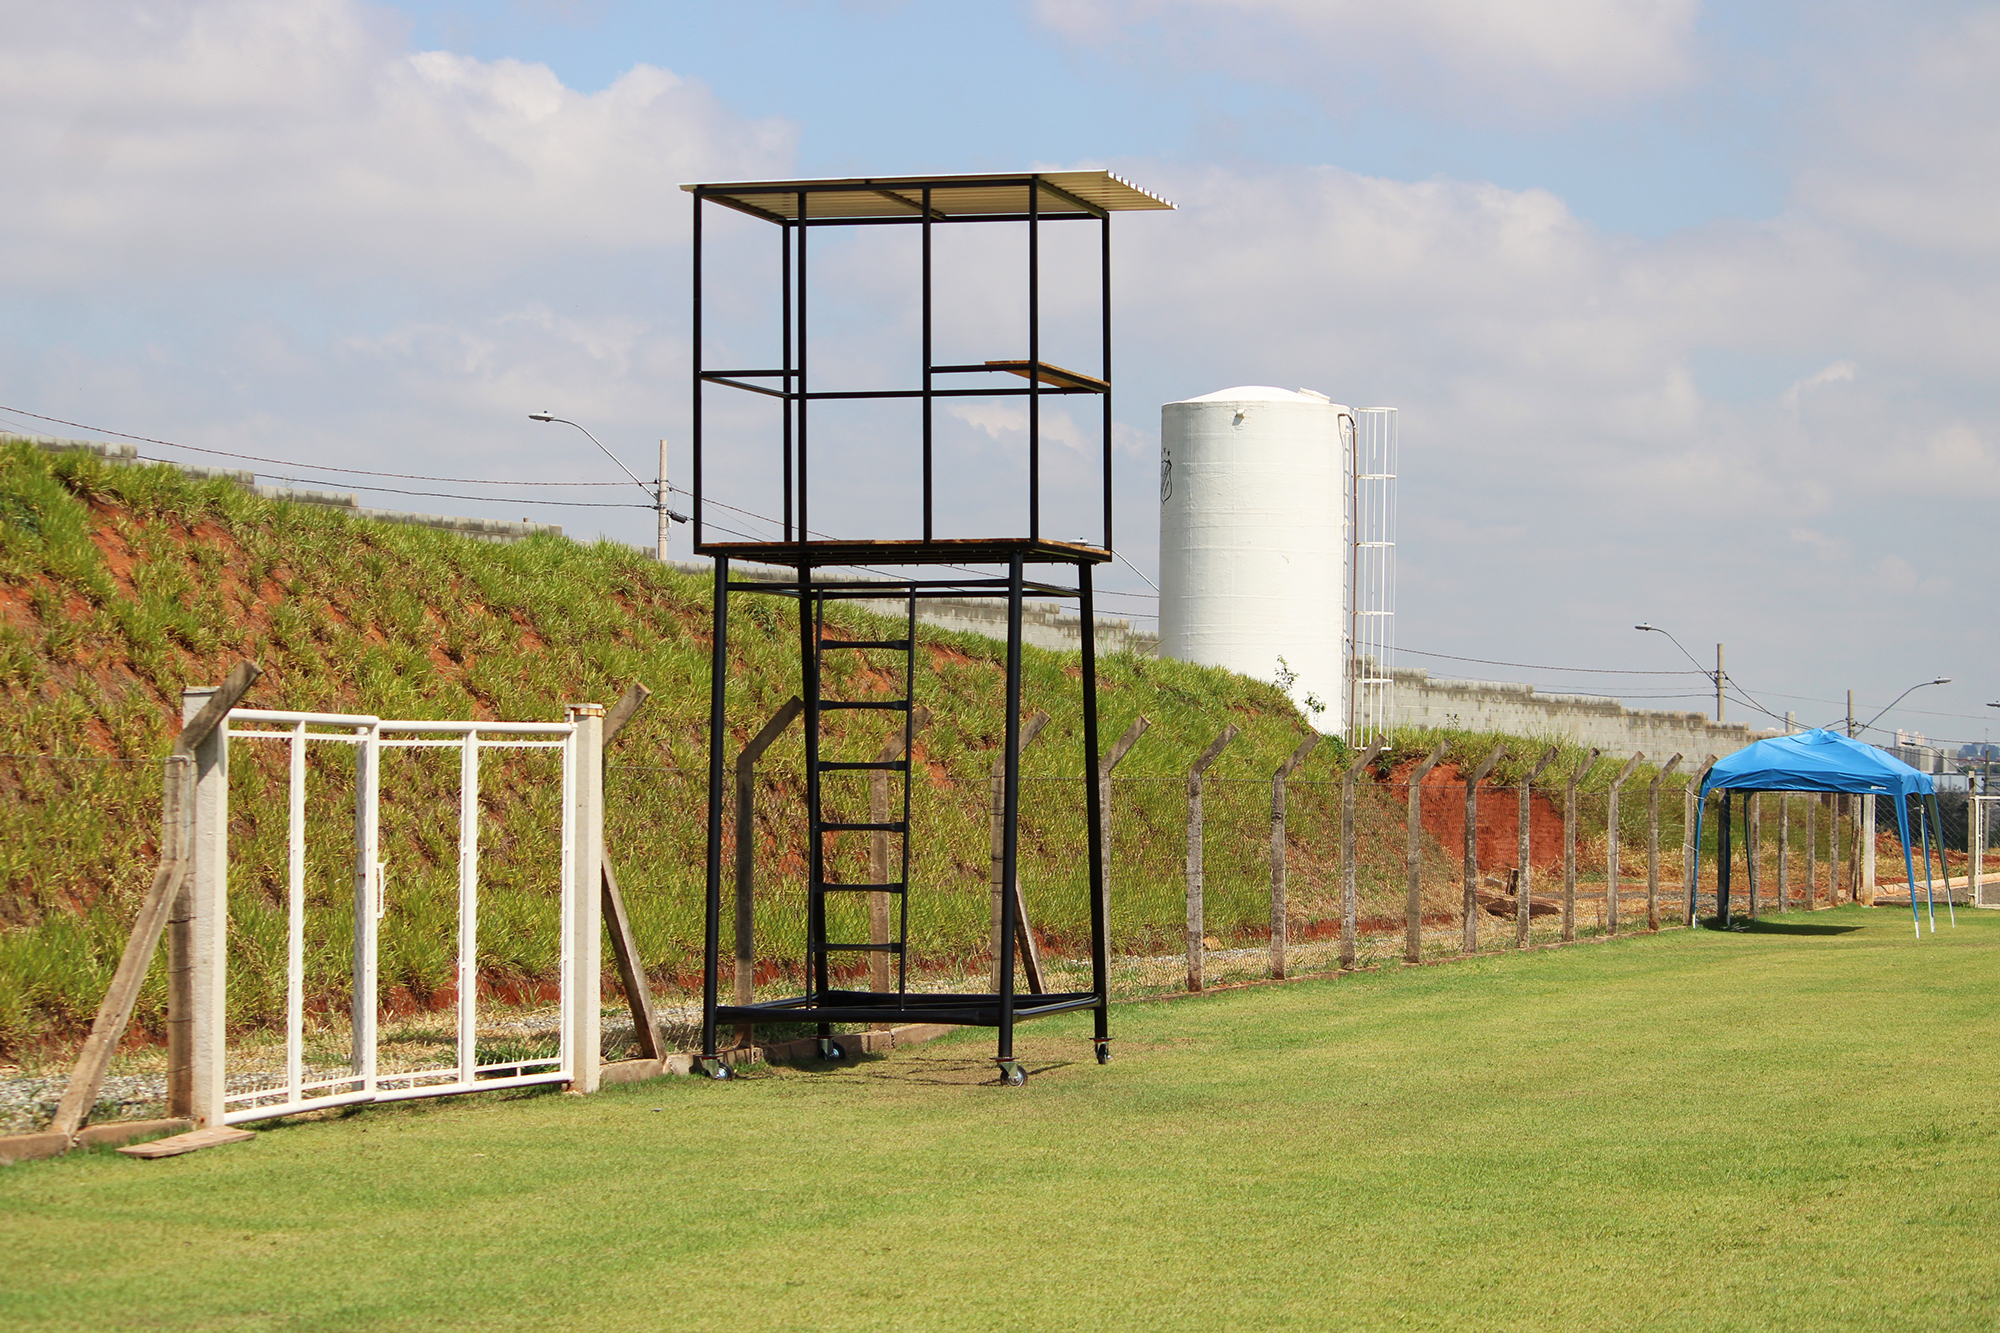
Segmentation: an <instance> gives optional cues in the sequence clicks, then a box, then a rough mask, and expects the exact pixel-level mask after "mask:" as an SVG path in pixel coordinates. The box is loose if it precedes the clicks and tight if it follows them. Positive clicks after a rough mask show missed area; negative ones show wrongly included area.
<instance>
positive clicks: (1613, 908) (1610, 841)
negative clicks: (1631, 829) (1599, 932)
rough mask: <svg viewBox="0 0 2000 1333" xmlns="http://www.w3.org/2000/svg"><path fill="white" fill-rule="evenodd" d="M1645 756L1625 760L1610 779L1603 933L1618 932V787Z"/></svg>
mask: <svg viewBox="0 0 2000 1333" xmlns="http://www.w3.org/2000/svg"><path fill="white" fill-rule="evenodd" d="M1645 758H1646V756H1645V754H1644V753H1643V752H1641V753H1638V754H1635V755H1633V756H1632V757H1631V758H1630V759H1627V760H1626V761H1625V767H1623V768H1621V769H1619V770H1618V776H1617V777H1615V778H1613V779H1611V797H1610V800H1609V802H1608V803H1607V806H1606V810H1605V819H1604V933H1605V934H1607V935H1616V934H1617V933H1618V892H1619V888H1618V844H1619V841H1620V840H1619V837H1618V789H1619V788H1620V787H1623V786H1624V785H1625V780H1626V779H1627V778H1629V777H1631V776H1632V773H1633V770H1635V769H1636V768H1638V767H1639V765H1640V763H1641V762H1642V761H1643V760H1644V759H1645Z"/></svg>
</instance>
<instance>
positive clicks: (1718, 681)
mask: <svg viewBox="0 0 2000 1333" xmlns="http://www.w3.org/2000/svg"><path fill="white" fill-rule="evenodd" d="M1726 679H1727V677H1725V676H1724V675H1723V674H1722V645H1721V644H1719V643H1718V644H1716V645H1715V720H1716V722H1717V723H1720V722H1721V721H1722V682H1723V681H1724V680H1726Z"/></svg>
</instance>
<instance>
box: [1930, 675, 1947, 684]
mask: <svg viewBox="0 0 2000 1333" xmlns="http://www.w3.org/2000/svg"><path fill="white" fill-rule="evenodd" d="M1931 684H1933V685H1949V684H1951V677H1950V676H1939V677H1938V678H1937V679H1936V680H1934V681H1932V682H1931Z"/></svg>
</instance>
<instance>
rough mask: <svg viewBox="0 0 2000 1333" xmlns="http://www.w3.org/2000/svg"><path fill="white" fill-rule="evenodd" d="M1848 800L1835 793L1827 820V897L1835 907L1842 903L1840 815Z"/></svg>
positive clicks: (1912, 890) (1912, 887) (1913, 888)
mask: <svg viewBox="0 0 2000 1333" xmlns="http://www.w3.org/2000/svg"><path fill="white" fill-rule="evenodd" d="M1846 800H1847V798H1846V796H1844V795H1841V794H1839V793H1835V795H1834V798H1833V808H1832V809H1831V810H1830V811H1829V812H1828V815H1827V821H1826V822H1827V828H1826V899H1827V902H1828V903H1829V904H1831V905H1833V906H1835V907H1838V906H1839V905H1840V817H1841V815H1842V814H1844V813H1845V811H1843V810H1842V809H1841V806H1842V805H1843V804H1844V803H1845V802H1846ZM1910 891H1911V892H1912V893H1914V892H1915V891H1916V886H1915V885H1912V886H1911V890H1910Z"/></svg>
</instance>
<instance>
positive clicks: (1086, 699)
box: [1076, 560, 1111, 1041]
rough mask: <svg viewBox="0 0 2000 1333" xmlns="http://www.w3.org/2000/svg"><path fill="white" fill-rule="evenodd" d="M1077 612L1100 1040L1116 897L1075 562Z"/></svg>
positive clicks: (1086, 600)
mask: <svg viewBox="0 0 2000 1333" xmlns="http://www.w3.org/2000/svg"><path fill="white" fill-rule="evenodd" d="M1076 579H1077V616H1078V618H1079V619H1080V620H1081V621H1082V623H1083V800H1084V810H1085V814H1084V828H1085V829H1086V831H1087V837H1086V842H1087V844H1088V846H1089V851H1090V988H1091V990H1092V991H1093V992H1095V993H1096V995H1097V1040H1099V1041H1105V1040H1107V1039H1108V1038H1109V1037H1110V1036H1111V998H1110V995H1111V992H1110V988H1109V985H1108V979H1109V976H1110V971H1111V957H1110V936H1111V900H1110V897H1109V895H1107V894H1106V893H1105V891H1104V804H1103V799H1102V795H1103V784H1104V775H1103V774H1101V773H1099V772H1098V771H1097V609H1096V604H1095V602H1094V601H1093V600H1092V597H1091V587H1090V566H1089V564H1087V563H1085V562H1084V561H1081V560H1079V561H1078V562H1077V566H1076Z"/></svg>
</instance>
